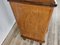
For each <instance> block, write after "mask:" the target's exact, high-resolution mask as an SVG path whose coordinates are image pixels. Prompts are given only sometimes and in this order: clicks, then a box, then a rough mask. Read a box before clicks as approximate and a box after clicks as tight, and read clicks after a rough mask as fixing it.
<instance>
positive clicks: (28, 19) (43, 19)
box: [10, 2, 53, 43]
mask: <svg viewBox="0 0 60 45" xmlns="http://www.w3.org/2000/svg"><path fill="white" fill-rule="evenodd" d="M10 4H11V7H12V10H13V12H14V16H15V18H16V22H17V24H18V27H19V28H20V32H21V35H22V36H24V37H26V38H29V39H32V40H36V41H38V42H40V43H43V42H45V35H46V33H47V31H48V24H49V20H50V18H51V15H52V12H53V7H49V6H36V5H29V4H22V3H16V2H10Z"/></svg>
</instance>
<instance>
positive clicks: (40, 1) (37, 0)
mask: <svg viewBox="0 0 60 45" xmlns="http://www.w3.org/2000/svg"><path fill="white" fill-rule="evenodd" d="M8 1H9V2H18V3H28V4H35V5H45V6H56V4H55V1H54V0H8Z"/></svg>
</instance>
